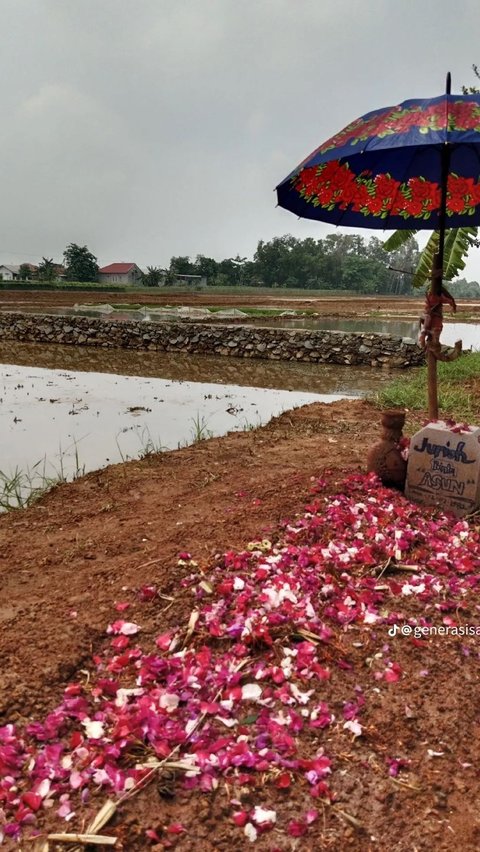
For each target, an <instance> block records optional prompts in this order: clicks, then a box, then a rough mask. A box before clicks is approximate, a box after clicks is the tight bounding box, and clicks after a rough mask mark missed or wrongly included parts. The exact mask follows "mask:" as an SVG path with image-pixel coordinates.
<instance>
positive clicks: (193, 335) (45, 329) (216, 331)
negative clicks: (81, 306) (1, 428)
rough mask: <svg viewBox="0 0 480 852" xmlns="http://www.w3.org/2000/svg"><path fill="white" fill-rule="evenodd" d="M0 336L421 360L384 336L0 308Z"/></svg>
mask: <svg viewBox="0 0 480 852" xmlns="http://www.w3.org/2000/svg"><path fill="white" fill-rule="evenodd" d="M0 339H2V340H24V341H28V342H31V343H61V344H62V345H63V344H75V345H77V346H78V345H80V346H82V345H83V346H101V347H103V348H112V349H113V348H117V349H118V348H123V349H148V350H154V351H158V352H175V351H180V352H192V353H195V354H203V355H230V356H235V357H238V358H261V359H267V360H275V361H314V362H318V363H328V364H360V365H361V364H364V365H366V366H372V367H378V366H382V365H387V366H391V367H404V368H406V367H413V366H418V365H420V364H422V363H424V356H423V353H422V351H421V350H420V349H419V348H418V347H417V345H416V344H414V343H411V342H405V340H404V339H402V338H401V337H392V336H390V335H388V334H367V333H350V332H342V331H311V330H304V329H284V328H260V327H258V326H232V325H211V324H208V325H205V324H202V323H191V322H182V323H179V322H165V323H163V322H162V323H152V322H144V321H139V322H136V321H131V322H130V321H129V322H123V321H122V322H120V321H111V320H104V319H97V318H96V317H95V318H90V317H64V316H52V315H45V314H42V315H40V314H21V313H13V312H5V313H3V312H2V313H0Z"/></svg>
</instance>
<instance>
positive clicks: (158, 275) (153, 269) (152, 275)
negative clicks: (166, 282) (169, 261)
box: [142, 266, 165, 287]
mask: <svg viewBox="0 0 480 852" xmlns="http://www.w3.org/2000/svg"><path fill="white" fill-rule="evenodd" d="M164 275H165V273H164V271H163V269H160V267H159V266H147V271H146V272H145V273H144V274H143V275H142V283H143V284H144V285H145V287H160V284H161V283H162V280H163V278H164Z"/></svg>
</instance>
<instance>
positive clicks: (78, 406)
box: [0, 364, 337, 476]
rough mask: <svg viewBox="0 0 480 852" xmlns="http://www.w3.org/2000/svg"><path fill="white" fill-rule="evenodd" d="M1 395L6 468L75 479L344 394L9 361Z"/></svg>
mask: <svg viewBox="0 0 480 852" xmlns="http://www.w3.org/2000/svg"><path fill="white" fill-rule="evenodd" d="M0 398H1V404H0V424H1V427H0V428H1V434H2V436H3V437H4V440H3V441H2V447H1V448H0V468H1V469H2V470H3V471H7V470H8V467H9V465H10V466H12V464H13V465H14V466H18V467H19V468H21V469H22V470H27V469H32V468H33V467H34V466H35V465H38V464H39V462H40V463H41V464H40V469H41V470H42V472H44V473H45V475H46V476H54V475H55V473H62V474H65V475H67V476H71V475H72V474H74V473H76V472H78V471H83V469H85V470H93V469H96V468H99V467H102V466H104V465H105V464H109V463H112V462H119V461H122V460H125V459H128V458H136V457H138V456H139V455H142V454H144V453H146V452H149V451H154V450H155V451H160V450H166V449H176V448H177V447H179V446H183V445H185V444H188V443H192V442H193V441H196V440H199V439H202V438H207V437H210V436H211V435H221V434H224V433H226V432H227V431H229V430H231V429H249V428H254V427H255V426H258V425H259V424H260V423H263V422H265V421H266V420H268V419H270V418H271V417H272V416H274V415H276V414H280V413H281V412H282V411H283V410H285V409H288V408H294V407H296V406H299V405H305V404H306V403H309V402H314V401H316V400H325V401H327V400H329V399H333V398H337V397H336V396H335V395H322V394H317V393H300V392H297V391H282V390H273V389H263V388H253V387H240V386H238V385H217V384H214V383H206V382H202V383H200V382H175V381H169V380H166V379H157V378H145V377H140V376H119V375H115V374H111V373H110V374H109V373H93V372H91V373H80V372H71V371H65V370H49V369H44V368H39V367H21V366H18V365H13V364H4V365H3V366H2V377H1V381H0ZM43 460H45V464H44V463H43Z"/></svg>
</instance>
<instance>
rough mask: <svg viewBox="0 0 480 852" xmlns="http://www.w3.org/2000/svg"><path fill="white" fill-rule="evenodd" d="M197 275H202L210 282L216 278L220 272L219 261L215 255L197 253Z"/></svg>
mask: <svg viewBox="0 0 480 852" xmlns="http://www.w3.org/2000/svg"><path fill="white" fill-rule="evenodd" d="M195 270H196V273H195V274H196V275H202V276H203V277H205V278H206V279H207V280H208V281H209V282H212V281H213V280H214V279H215V276H216V274H217V272H218V263H217V261H216V260H214V259H213V257H205V255H204V254H197V257H196V258H195Z"/></svg>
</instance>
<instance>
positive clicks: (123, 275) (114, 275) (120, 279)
mask: <svg viewBox="0 0 480 852" xmlns="http://www.w3.org/2000/svg"><path fill="white" fill-rule="evenodd" d="M98 279H99V281H101V282H102V283H104V284H141V282H142V270H141V269H140V268H139V267H138V266H137V264H136V263H109V264H108V266H102V268H101V269H99V270H98Z"/></svg>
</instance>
